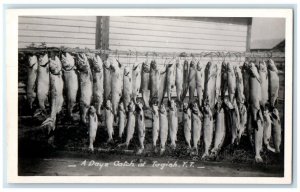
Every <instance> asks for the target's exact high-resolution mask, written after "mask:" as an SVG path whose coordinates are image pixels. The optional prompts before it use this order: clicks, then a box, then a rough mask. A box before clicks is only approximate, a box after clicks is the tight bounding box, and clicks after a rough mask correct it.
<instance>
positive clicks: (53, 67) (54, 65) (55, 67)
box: [49, 56, 62, 74]
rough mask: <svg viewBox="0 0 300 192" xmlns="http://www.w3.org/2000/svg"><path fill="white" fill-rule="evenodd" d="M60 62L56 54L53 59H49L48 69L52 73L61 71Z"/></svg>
mask: <svg viewBox="0 0 300 192" xmlns="http://www.w3.org/2000/svg"><path fill="white" fill-rule="evenodd" d="M61 67H62V65H61V62H60V60H59V58H58V57H57V56H55V57H54V59H50V63H49V69H50V72H51V73H52V74H58V73H59V72H60V71H61Z"/></svg>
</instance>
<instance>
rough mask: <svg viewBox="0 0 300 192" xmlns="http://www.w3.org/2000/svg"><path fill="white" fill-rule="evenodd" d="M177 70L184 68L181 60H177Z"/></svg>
mask: <svg viewBox="0 0 300 192" xmlns="http://www.w3.org/2000/svg"><path fill="white" fill-rule="evenodd" d="M176 68H178V69H182V68H183V63H182V62H181V60H180V59H179V58H177V59H176Z"/></svg>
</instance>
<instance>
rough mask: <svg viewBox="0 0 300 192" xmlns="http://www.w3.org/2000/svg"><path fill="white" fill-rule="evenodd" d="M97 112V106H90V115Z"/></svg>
mask: <svg viewBox="0 0 300 192" xmlns="http://www.w3.org/2000/svg"><path fill="white" fill-rule="evenodd" d="M95 113H96V109H95V107H94V106H90V108H89V114H90V115H94V114H95Z"/></svg>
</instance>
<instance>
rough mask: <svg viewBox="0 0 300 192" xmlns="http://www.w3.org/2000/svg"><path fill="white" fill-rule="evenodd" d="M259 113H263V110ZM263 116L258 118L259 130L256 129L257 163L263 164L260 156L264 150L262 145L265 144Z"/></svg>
mask: <svg viewBox="0 0 300 192" xmlns="http://www.w3.org/2000/svg"><path fill="white" fill-rule="evenodd" d="M259 113H261V110H259ZM261 116H262V115H259V116H258V119H257V128H256V129H254V146H255V161H256V162H257V163H262V162H263V159H262V158H261V156H260V152H261V150H262V144H263V134H264V128H263V119H262V118H261Z"/></svg>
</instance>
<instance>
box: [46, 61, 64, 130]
mask: <svg viewBox="0 0 300 192" xmlns="http://www.w3.org/2000/svg"><path fill="white" fill-rule="evenodd" d="M49 61H50V62H49V70H50V99H51V100H50V107H51V113H50V117H49V118H47V119H46V120H45V121H44V122H43V123H42V125H41V126H42V127H48V134H49V133H50V132H51V131H54V130H55V124H56V116H57V114H58V113H60V111H61V109H62V105H63V102H64V97H63V87H64V82H63V79H62V72H61V70H62V66H61V62H60V60H59V58H58V57H57V56H54V58H51V59H50V60H49Z"/></svg>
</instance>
